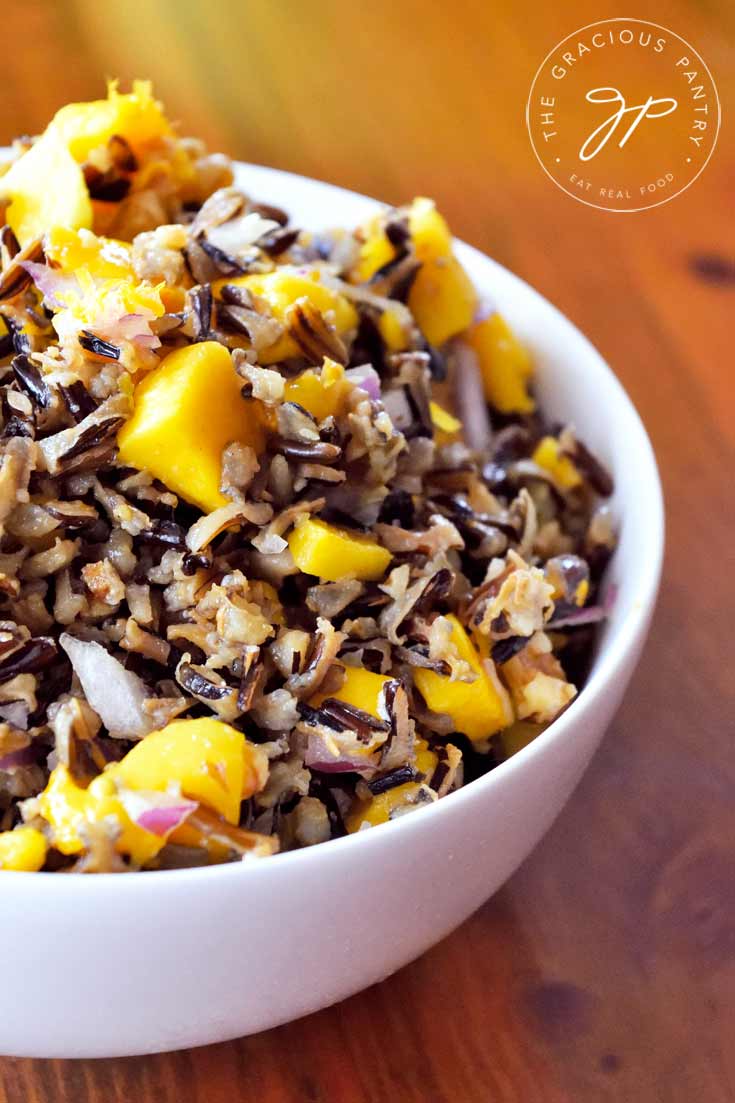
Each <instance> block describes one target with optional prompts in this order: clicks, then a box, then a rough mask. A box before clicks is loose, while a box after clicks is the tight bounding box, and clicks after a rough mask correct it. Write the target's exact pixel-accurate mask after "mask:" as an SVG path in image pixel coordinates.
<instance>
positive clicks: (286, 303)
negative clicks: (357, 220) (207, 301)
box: [212, 264, 357, 364]
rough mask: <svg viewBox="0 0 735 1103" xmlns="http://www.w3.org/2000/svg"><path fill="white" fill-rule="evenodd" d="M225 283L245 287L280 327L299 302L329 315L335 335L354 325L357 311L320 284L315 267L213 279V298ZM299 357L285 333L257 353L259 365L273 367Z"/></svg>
mask: <svg viewBox="0 0 735 1103" xmlns="http://www.w3.org/2000/svg"><path fill="white" fill-rule="evenodd" d="M225 284H234V285H235V286H236V287H246V288H247V289H248V290H249V291H251V292H252V293H253V295H257V296H258V297H259V298H261V299H264V300H265V302H266V303H267V305H268V307H269V309H270V311H271V313H272V314H273V317H274V318H276V319H277V321H279V322H281V323H282V324H283V325H288V311H289V308H290V307H291V306H293V304H294V303H295V302H297V301H298V300H299V299H307V300H308V301H309V302H310V303H311V304H312V306H314V307H316V309H317V310H319V311H321V313H322V314H329V312H331V316H330V319H329V320H330V321H331V323H332V324H333V325H334V327H335V329H336V331H337V333H339V334H343V333H346V332H347V330H349V329H353V328H354V327H355V326H356V325H357V312H356V310H355V308H354V306H353V305H352V303H351V302H349V300H348V299H346V298H345V297H344V295H340V294H338V292H336V291H333V290H332V288H331V287H327V286H326V285H325V284H323V283H322V282H321V273H320V272H319V270H318V269H316V268H315V269H303V268H296V267H295V266H293V265H289V264H284V265H281V267H280V268H276V269H275V271H273V272H266V273H253V274H252V275H249V276H237V277H236V278H234V279H222V280H216V281H215V282H214V283H213V284H212V288H213V290H214V293H215V295H217V294H219V291H220V289H221V288H222V287H223V286H224V285H225ZM300 355H301V351H300V349H299V348H298V346H297V344H296V342H295V341H294V340H293V339H292V338H291V337H289V336H288V334H283V335H282V336H281V337H279V338H278V340H277V341H276V342H275V343H274V344H272V345H271V346H270V348H268V349H265V350H264V351H263V352H261V353H260V355H259V357H258V359H259V362H260V363H261V364H276V363H278V362H279V361H280V360H287V359H288V358H289V357H292V356H300Z"/></svg>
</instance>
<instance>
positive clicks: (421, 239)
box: [408, 198, 477, 345]
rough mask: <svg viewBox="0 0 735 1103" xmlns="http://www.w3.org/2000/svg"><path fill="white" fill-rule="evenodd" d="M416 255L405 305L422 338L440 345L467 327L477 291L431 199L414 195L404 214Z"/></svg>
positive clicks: (475, 304)
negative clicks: (419, 263)
mask: <svg viewBox="0 0 735 1103" xmlns="http://www.w3.org/2000/svg"><path fill="white" fill-rule="evenodd" d="M408 226H409V230H410V231H411V237H412V238H413V243H414V249H415V251H416V256H417V258H418V259H419V260H420V261H422V262H423V264H422V267H421V268H420V269H419V273H418V275H417V276H416V279H415V280H414V282H413V285H412V287H411V291H410V292H409V296H408V305H409V307H410V308H411V310H412V312H413V315H414V317H415V319H416V321H417V322H418V324H419V327H420V329H421V331H422V332H423V334H424V336H425V337H426V340H427V341H428V342H429V343H430V344H432V345H442V344H444V342H445V341H448V340H449V338H450V337H454V336H456V334H457V333H461V332H462V330H464V329H467V327H468V326H469V325H470V323H471V321H472V317H473V315H474V313H475V307H476V306H477V292H476V291H475V288H474V285H473V283H472V281H471V280H470V278H469V276H468V275H467V273H466V272H465V270H464V268H463V267H462V265H461V264H460V263H459V261H458V260H457V258H456V257H455V256H454V254H453V253H452V235H451V234H450V232H449V227H448V226H447V223H446V221H445V219H444V218H443V217H442V216H441V215H440V214H439V212H438V211H437V209H436V206H435V205H434V202H433V200H431V199H424V198H419V199H414V201H413V204H412V206H411V211H410V214H409V218H408Z"/></svg>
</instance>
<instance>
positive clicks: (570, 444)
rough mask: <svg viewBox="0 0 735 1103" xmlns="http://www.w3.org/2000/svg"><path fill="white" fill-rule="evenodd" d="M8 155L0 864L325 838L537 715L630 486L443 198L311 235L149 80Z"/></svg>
mask: <svg viewBox="0 0 735 1103" xmlns="http://www.w3.org/2000/svg"><path fill="white" fill-rule="evenodd" d="M14 153H15V158H14V159H13V161H12V162H11V163H10V164H9V165H6V166H4V167H3V169H2V170H0V171H1V172H2V175H1V176H0V196H1V197H2V198H1V200H0V206H1V208H2V212H3V214H4V217H3V219H2V221H3V222H4V226H3V228H2V230H1V231H0V316H1V318H2V324H0V330H1V331H2V332H1V336H0V345H1V348H0V353H1V356H0V369H1V371H2V376H1V378H0V395H1V397H2V404H1V425H2V430H1V437H0V457H1V459H0V526H1V527H0V533H1V539H2V543H1V544H0V601H1V602H2V607H1V608H0V618H1V619H0V719H1V722H0V867H2V868H4V869H22V870H37V869H45V870H50V871H68V870H77V871H85V872H98V871H104V872H109V871H118V870H119V871H125V870H136V869H161V868H174V867H181V866H191V865H203V864H207V863H211V862H221V861H230V860H236V859H241V858H257V857H262V856H266V855H270V854H273V853H275V852H276V851H277V850H287V849H292V848H294V847H301V846H310V845H312V844H314V843H319V842H323V841H325V840H327V839H330V838H335V837H337V836H340V835H344V834H345V833H347V832H355V831H359V830H362V829H365V828H369V827H372V826H374V825H376V824H381V823H383V822H385V821H386V820H389V819H394V818H396V817H398V816H401V815H404V814H406V813H408V812H412V811H414V810H416V809H418V808H421V807H422V806H423V805H425V804H431V803H433V802H434V801H435V800H439V799H441V798H442V797H444V796H446V795H447V794H448V793H450V792H451V791H452V790H453V789H456V788H457V787H459V786H460V785H462V784H466V783H467V781H468V780H470V779H472V778H473V777H476V776H477V775H478V774H481V773H483V772H485V771H487V770H489V769H491V768H492V767H493V766H495V765H496V764H497V763H498V762H499V761H500V760H501V759H502V758H503V757H505V756H507V755H508V754H510V753H512V752H513V751H514V750H515V749H517V748H518V747H519V746H522V745H524V744H525V743H527V742H528V741H529V740H530V739H531V738H533V737H534V736H535V735H536V734H538V732H540V731H541V730H542V729H543V728H544V727H545V726H547V725H548V724H549V723H550V722H551V721H552V720H554V718H555V717H556V716H558V715H559V713H560V712H561V711H562V710H563V709H564V708H566V707H567V706H568V705H569V703H570V702H571V701H572V699H573V698H574V696H575V695H576V693H577V691H578V690H577V687H578V686H579V685H581V683H582V681H583V679H584V675H585V668H586V664H587V662H588V660H589V658H590V654H591V649H592V646H593V642H594V633H595V631H596V625H597V623H598V622H599V621H600V620H601V619H602V618H603V617H604V610H603V609H602V608H601V607H600V605H599V603H598V587H599V584H600V577H601V574H602V571H603V569H604V567H605V564H606V562H607V560H608V559H609V557H610V555H611V552H612V550H613V547H614V543H615V539H614V534H613V529H612V526H611V523H610V519H609V514H608V511H607V509H606V508H605V507H604V506H602V507H600V504H599V503H600V499H601V498H604V497H606V496H607V495H609V494H610V492H611V490H612V485H611V481H610V478H609V476H608V475H607V474H606V472H605V471H604V469H603V468H602V467H601V466H600V464H599V463H598V461H597V460H596V459H595V458H594V457H593V456H592V455H591V454H590V452H589V451H588V449H587V448H586V447H585V445H584V444H583V443H582V441H581V440H580V439H579V438H578V437H577V436H576V433H575V430H574V428H573V427H572V426H570V425H561V426H560V425H555V424H549V423H548V422H547V421H545V420H544V417H543V414H542V412H541V411H539V409H538V408H537V405H536V402H535V400H534V397H533V368H532V364H531V360H530V358H529V354H528V352H527V351H526V349H525V348H524V347H523V346H522V344H520V343H519V341H518V340H517V339H516V337H515V336H514V334H513V333H512V332H511V330H510V329H509V327H508V325H507V324H506V322H505V321H504V319H503V318H502V317H501V315H500V314H498V313H497V312H495V311H494V310H493V309H492V308H491V307H488V306H487V305H485V304H483V303H480V302H479V301H478V297H477V294H476V292H475V290H474V288H473V286H472V284H471V282H470V280H469V278H468V277H467V275H466V274H465V272H464V270H463V269H462V267H461V266H460V264H459V262H458V260H457V259H456V257H455V256H454V254H453V252H452V242H451V237H450V234H449V231H448V228H447V225H446V223H445V221H444V219H443V218H442V216H441V215H440V214H439V213H438V212H437V210H436V208H435V206H434V204H433V203H432V202H431V201H430V200H428V199H416V200H414V201H413V203H411V204H409V205H408V206H406V207H404V208H399V209H391V210H386V211H384V212H383V213H382V214H380V215H378V216H377V217H375V218H373V219H372V220H371V221H370V222H369V223H368V224H367V225H363V226H360V227H358V228H357V229H354V230H335V231H333V232H325V233H320V234H316V235H315V234H312V233H305V232H301V231H299V229H298V228H296V227H291V226H290V224H289V221H288V216H287V215H286V214H285V213H284V212H283V211H281V210H278V209H276V208H274V207H272V206H269V205H268V204H267V202H261V201H256V199H253V198H251V197H250V196H248V195H245V194H243V192H242V191H241V190H240V189H239V188H238V187H236V186H235V185H234V184H233V172H232V167H231V165H230V162H229V161H228V160H227V159H226V158H225V157H223V156H221V155H210V154H208V153H207V151H206V150H205V149H204V147H203V145H202V144H201V143H200V142H198V141H195V140H192V139H183V138H180V137H178V136H177V134H176V132H175V131H174V129H173V128H172V127H171V125H170V124H169V123H168V121H167V120H166V118H165V116H164V114H163V111H162V109H161V106H160V104H159V103H158V102H157V101H156V100H155V99H153V97H152V94H151V89H150V86H149V85H148V84H147V83H144V82H137V83H135V84H134V86H133V90H132V92H130V93H128V94H121V93H120V92H119V91H118V89H117V87H116V86H115V85H112V86H111V87H110V88H109V90H108V96H107V99H105V100H101V101H99V102H95V103H85V104H70V105H69V106H67V107H65V108H63V109H62V110H61V111H59V112H58V113H57V115H56V116H55V117H54V119H53V120H52V122H51V123H50V125H49V126H48V128H47V129H46V131H45V132H44V133H43V134H42V135H41V136H40V137H39V138H36V139H26V138H23V139H20V140H19V141H18V142H16V144H15V149H14ZM265 198H266V199H267V197H265Z"/></svg>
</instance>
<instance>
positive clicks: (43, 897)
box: [0, 165, 664, 1057]
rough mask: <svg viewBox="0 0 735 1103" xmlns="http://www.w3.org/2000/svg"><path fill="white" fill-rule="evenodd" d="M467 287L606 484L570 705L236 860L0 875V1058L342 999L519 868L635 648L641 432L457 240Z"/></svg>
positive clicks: (526, 304) (353, 204)
mask: <svg viewBox="0 0 735 1103" xmlns="http://www.w3.org/2000/svg"><path fill="white" fill-rule="evenodd" d="M239 179H240V183H241V184H242V185H243V186H244V188H245V189H246V190H247V191H248V192H249V193H250V194H252V195H253V196H254V197H257V198H259V199H262V200H263V201H267V202H270V203H275V204H278V205H279V206H282V207H284V208H285V209H286V210H288V211H289V212H291V213H292V215H293V218H294V222H295V223H296V224H299V225H302V226H306V227H309V228H313V229H317V228H320V227H326V226H332V225H345V226H352V225H355V224H356V223H358V222H359V221H361V220H363V219H364V218H365V216H366V215H369V214H370V213H371V212H373V211H374V210H375V208H376V204H375V202H374V201H373V200H370V199H366V198H365V197H362V196H358V195H355V194H353V193H350V192H347V191H343V190H341V189H339V188H335V187H331V186H329V185H328V184H323V183H319V182H317V181H314V180H306V179H303V178H301V177H298V176H293V175H290V174H288V173H284V172H276V171H274V170H271V169H265V168H260V167H257V166H249V165H243V166H241V167H240V176H239ZM457 253H458V256H459V258H460V260H461V261H462V263H463V264H464V265H465V267H466V268H467V270H468V272H469V273H470V275H471V276H472V278H473V280H474V281H475V283H476V285H477V287H478V288H479V289H480V290H481V291H482V292H483V294H486V295H487V296H489V297H491V298H492V300H493V301H494V302H495V303H497V305H498V307H499V309H500V310H501V311H502V312H503V314H505V316H506V317H507V318H508V319H509V321H510V323H511V324H512V325H513V327H514V328H515V329H516V331H517V332H518V333H519V334H520V336H521V337H522V338H523V339H524V340H525V341H526V342H527V343H528V345H529V346H530V347H531V349H532V351H533V354H534V357H535V361H536V364H537V367H538V386H539V393H540V397H541V402H542V405H543V408H544V410H545V411H546V412H547V413H548V414H550V415H551V416H552V417H556V418H559V419H564V420H568V421H571V422H573V423H574V424H575V426H576V427H577V428H578V429H579V431H580V433H581V435H582V436H583V439H584V440H585V441H586V442H587V443H588V444H589V445H590V446H591V447H592V448H593V449H594V450H595V452H596V453H597V454H598V455H599V456H600V457H601V458H602V460H603V461H604V462H605V463H606V464H607V465H608V467H609V468H610V469H611V471H612V472H613V474H614V477H615V484H616V491H615V496H614V498H613V508H614V511H615V514H616V516H617V517H618V519H619V523H620V546H619V548H618V550H617V552H616V555H615V558H614V560H613V563H612V564H611V567H610V571H609V577H608V580H607V584H608V585H613V586H615V587H617V598H616V601H615V605H614V608H613V611H612V614H611V616H610V621H609V623H608V624H607V626H606V628H605V631H604V633H603V635H602V639H601V641H600V645H599V649H598V654H597V657H596V660H595V663H594V667H593V669H592V672H591V674H590V677H589V679H588V682H587V684H586V686H585V687H584V690H583V692H582V693H581V695H580V697H579V699H578V700H576V701H575V702H574V703H573V704H572V706H571V707H570V708H569V709H568V710H567V711H566V712H565V713H564V714H563V715H562V716H561V717H560V718H559V719H558V720H557V721H556V722H555V723H554V724H553V725H552V726H551V727H550V728H549V729H548V730H547V731H546V732H544V734H543V735H542V736H541V737H540V738H538V739H537V740H536V741H535V742H533V743H532V744H531V745H530V746H528V747H526V748H525V749H524V750H522V751H521V752H520V753H519V754H517V755H516V756H515V757H514V758H512V759H511V760H510V761H508V762H506V763H505V764H503V765H502V766H499V767H498V768H497V769H495V770H493V771H492V772H491V773H489V774H487V775H486V776H484V777H482V778H480V779H479V780H477V781H473V782H472V783H471V784H470V785H468V786H467V787H466V788H464V789H461V790H460V791H459V792H457V793H454V794H452V795H451V796H449V797H447V798H446V799H444V800H441V801H439V802H438V803H437V804H434V805H432V806H431V807H429V808H426V809H425V810H422V811H420V812H417V813H416V814H415V815H411V816H406V817H404V818H403V819H400V820H398V821H395V822H393V823H389V824H385V825H383V826H380V827H377V828H373V829H371V830H368V831H363V832H361V833H359V834H357V835H352V836H350V837H348V838H344V839H338V840H335V841H332V842H329V843H325V844H323V845H321V846H317V847H315V848H313V849H310V850H302V851H297V852H292V853H289V854H285V855H283V856H281V857H277V858H273V859H269V860H266V861H263V862H260V863H253V864H252V865H240V864H233V865H225V866H219V867H211V868H207V869H193V870H179V871H172V872H159V873H146V874H138V875H130V876H119V875H118V876H116V875H114V874H105V875H98V876H83V875H76V874H70V875H65V876H61V875H51V874H44V873H41V874H27V873H7V872H6V873H2V874H0V893H1V896H0V900H1V911H0V914H1V915H2V931H3V941H4V943H5V946H6V948H7V952H6V955H5V965H4V976H5V981H4V987H5V991H6V992H7V993H8V995H9V1002H8V1006H7V1008H6V1013H5V1014H4V1015H3V1016H2V1017H1V1019H0V1052H2V1053H3V1054H12V1055H17V1056H32V1057H103V1056H120V1055H125V1054H139V1053H151V1052H156V1051H160V1050H167V1049H177V1048H182V1047H186V1046H194V1045H202V1044H204V1043H207V1042H219V1041H223V1040H225V1039H227V1038H233V1037H237V1036H239V1035H244V1034H250V1033H253V1032H255V1031H259V1030H265V1029H266V1028H268V1027H272V1026H275V1025H277V1024H278V1023H283V1022H286V1021H288V1020H290V1019H295V1018H297V1017H298V1016H300V1015H306V1014H308V1013H309V1012H311V1011H316V1010H317V1009H319V1008H321V1007H325V1006H326V1005H328V1004H331V1003H334V1002H335V1001H337V1000H341V999H344V998H345V997H346V996H349V995H351V994H353V993H354V992H357V991H359V990H360V989H361V988H365V987H366V986H367V985H369V984H373V983H374V982H376V981H379V980H381V979H382V978H384V977H386V976H388V975H389V974H390V973H392V972H394V971H395V970H396V969H400V968H401V966H402V965H405V964H406V963H407V962H409V961H411V960H412V959H413V958H416V957H418V956H419V955H420V954H422V953H423V952H424V951H425V950H427V949H428V948H429V947H430V946H433V945H434V943H435V942H438V941H439V940H440V939H441V938H444V936H445V935H446V934H448V933H449V932H450V931H451V930H452V929H453V928H454V927H456V926H457V925H458V924H460V923H461V922H462V921H463V920H464V919H466V918H467V916H469V915H470V914H471V912H473V911H474V910H475V909H476V908H477V907H478V906H479V905H480V904H481V903H482V902H483V901H484V900H486V899H487V897H489V896H490V895H491V894H492V893H493V892H495V890H496V889H497V888H498V887H499V886H500V885H501V884H502V883H503V882H504V881H505V879H506V878H507V877H508V876H509V875H510V874H511V873H512V872H513V871H514V870H515V869H516V868H517V867H518V866H519V865H520V863H521V862H522V861H523V860H524V858H525V857H526V856H527V855H528V853H529V852H530V850H531V849H532V847H534V846H535V845H536V843H537V842H538V841H539V839H540V838H541V837H542V835H543V834H544V832H545V831H546V830H547V829H548V827H549V826H550V824H551V822H552V821H553V819H554V818H555V816H556V815H557V814H558V812H559V811H560V809H561V808H562V806H563V805H564V803H565V801H566V800H567V798H568V797H569V794H570V793H571V792H572V790H573V789H574V787H575V785H576V784H577V782H578V781H579V778H580V776H581V774H582V772H583V770H584V769H585V767H586V765H587V763H588V762H589V759H590V757H591V755H592V753H593V751H594V750H595V748H596V747H597V745H598V743H599V742H600V740H601V738H602V735H603V733H604V731H605V728H606V727H607V725H608V723H609V721H610V719H611V717H612V715H613V713H614V712H615V709H616V708H617V706H618V704H619V702H620V699H621V697H622V695H623V691H624V690H625V687H626V685H627V683H628V680H629V678H630V675H631V673H632V671H633V668H634V666H635V664H636V661H637V659H638V656H639V653H640V650H641V647H642V646H643V642H644V639H645V636H646V632H647V629H648V625H649V621H650V618H651V614H652V611H653V607H654V603H655V599H656V592H657V588H658V582H659V575H660V569H661V559H662V551H663V541H664V533H663V506H662V499H661V489H660V484H659V478H658V473H657V470H656V463H655V460H654V456H653V452H652V449H651V445H650V443H649V441H648V438H647V436H646V433H645V430H644V429H643V426H642V424H641V422H640V420H639V418H638V415H637V414H636V411H635V409H634V408H633V406H632V404H631V402H630V400H629V399H628V397H627V395H626V394H625V392H624V391H623V388H622V387H621V386H620V384H619V383H618V381H617V380H616V378H615V376H614V375H613V374H612V372H611V371H610V369H609V368H608V367H607V365H606V364H605V363H604V361H603V360H602V358H601V357H600V355H599V354H598V353H597V352H596V351H595V349H594V348H593V347H592V345H591V344H590V343H589V341H587V340H586V338H585V337H583V336H582V334H581V333H579V331H578V330H577V329H575V327H574V326H573V325H572V324H571V323H570V322H569V321H567V319H566V318H564V317H563V316H562V315H561V314H560V313H559V312H558V311H557V310H556V309H555V308H554V307H553V306H551V304H550V303H548V302H547V301H546V300H545V299H543V298H542V297H541V296H540V295H539V294H537V293H536V292H535V291H533V290H532V289H531V288H530V287H528V286H527V285H526V284H525V283H523V282H522V281H521V280H519V279H518V278H517V277H516V276H514V275H512V274H511V273H510V272H508V271H506V270H505V269H504V268H502V267H500V265H498V264H496V263H495V262H494V261H492V260H489V259H488V258H487V257H485V256H483V255H482V254H481V253H478V252H477V251H476V250H475V249H472V248H470V246H468V245H464V244H461V243H458V245H457Z"/></svg>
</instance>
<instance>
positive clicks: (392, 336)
mask: <svg viewBox="0 0 735 1103" xmlns="http://www.w3.org/2000/svg"><path fill="white" fill-rule="evenodd" d="M403 319H404V314H403V313H402V312H399V311H398V310H384V311H383V313H382V314H381V315H380V317H379V318H378V331H379V332H380V336H381V337H382V338H383V340H384V341H385V344H386V347H387V348H388V349H390V351H391V352H402V351H403V350H404V349H405V348H408V344H409V341H408V333H407V332H406V326H405V325H404V321H403Z"/></svg>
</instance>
